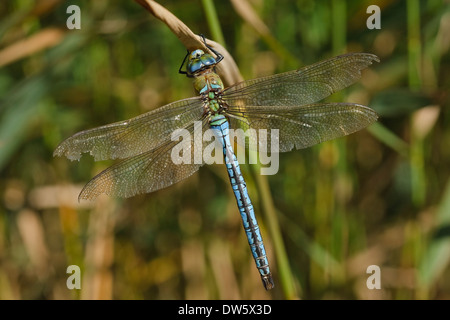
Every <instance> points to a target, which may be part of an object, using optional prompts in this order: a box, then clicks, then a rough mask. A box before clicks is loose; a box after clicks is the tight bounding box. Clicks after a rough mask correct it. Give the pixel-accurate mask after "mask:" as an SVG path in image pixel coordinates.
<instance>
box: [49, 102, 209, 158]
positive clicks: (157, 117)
mask: <svg viewBox="0 0 450 320" xmlns="http://www.w3.org/2000/svg"><path fill="white" fill-rule="evenodd" d="M202 114H203V102H202V101H201V99H200V98H199V97H193V98H188V99H183V100H179V101H176V102H173V103H170V104H168V105H165V106H163V107H161V108H158V109H156V110H152V111H150V112H147V113H144V114H142V115H140V116H137V117H135V118H132V119H129V120H125V121H120V122H115V123H112V124H108V125H105V126H101V127H98V128H94V129H90V130H85V131H81V132H79V133H76V134H75V135H73V136H71V137H70V138H68V139H66V140H64V141H63V142H62V143H61V144H60V145H59V146H58V147H57V148H56V150H55V152H54V153H53V155H54V156H66V157H67V158H68V159H70V160H79V159H80V157H81V155H82V153H85V152H89V153H90V154H91V155H92V156H93V157H94V159H95V160H96V161H98V160H106V159H124V158H128V157H131V156H134V155H137V154H141V153H144V152H147V151H149V150H153V149H154V148H156V147H157V146H159V145H161V144H162V143H163V142H164V141H165V140H167V139H170V135H171V134H172V132H173V131H174V130H176V129H178V128H184V127H186V126H188V125H189V124H190V123H192V122H193V121H196V120H201V118H202Z"/></svg>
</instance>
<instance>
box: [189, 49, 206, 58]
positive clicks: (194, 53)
mask: <svg viewBox="0 0 450 320" xmlns="http://www.w3.org/2000/svg"><path fill="white" fill-rule="evenodd" d="M204 54H205V53H204V52H203V50H200V49H197V50H194V51H192V53H191V59H198V58H200V57H201V56H202V55H204Z"/></svg>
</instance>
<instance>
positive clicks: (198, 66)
mask: <svg viewBox="0 0 450 320" xmlns="http://www.w3.org/2000/svg"><path fill="white" fill-rule="evenodd" d="M216 64H217V60H216V58H214V57H213V56H212V55H211V54H209V53H205V52H204V51H203V50H201V49H197V50H194V51H192V52H191V53H190V54H189V56H188V61H187V65H186V70H187V75H188V76H194V75H195V74H196V73H198V72H200V71H203V70H206V69H210V68H212V67H214V66H215V65H216Z"/></svg>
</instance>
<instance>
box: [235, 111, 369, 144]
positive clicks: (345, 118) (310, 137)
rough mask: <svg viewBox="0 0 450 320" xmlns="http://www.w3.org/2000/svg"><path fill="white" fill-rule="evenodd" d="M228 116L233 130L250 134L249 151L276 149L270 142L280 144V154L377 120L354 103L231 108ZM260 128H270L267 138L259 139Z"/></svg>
mask: <svg viewBox="0 0 450 320" xmlns="http://www.w3.org/2000/svg"><path fill="white" fill-rule="evenodd" d="M228 113H229V114H230V115H231V116H230V117H229V120H230V125H231V127H232V128H233V129H242V130H243V131H244V132H247V133H248V137H249V141H248V143H249V144H250V148H252V149H253V148H254V147H252V146H258V150H261V148H265V147H266V146H268V149H269V150H273V148H270V146H271V143H277V144H278V148H279V151H280V152H286V151H290V150H292V149H294V147H295V148H296V149H302V148H307V147H310V146H313V145H315V144H318V143H321V142H323V141H327V140H331V139H334V138H338V137H342V136H345V135H348V134H350V133H353V132H355V131H358V130H360V129H362V128H365V127H366V126H368V125H370V124H371V123H373V122H375V121H376V120H377V118H378V116H377V114H376V112H375V111H373V110H372V109H370V108H368V107H365V106H362V105H359V104H355V103H328V104H309V105H305V106H300V107H299V106H294V107H291V106H263V107H261V106H247V107H245V108H241V107H230V108H229V110H228ZM250 128H251V129H256V130H248V129H250ZM258 129H268V130H267V135H266V138H265V137H262V139H261V137H260V136H258V134H261V132H262V131H260V130H258ZM273 129H278V131H274V130H273ZM277 132H278V136H275V134H276V133H277ZM265 139H266V140H265ZM274 139H275V140H274ZM266 143H267V144H266ZM247 146H249V145H248V144H247ZM263 150H267V149H263Z"/></svg>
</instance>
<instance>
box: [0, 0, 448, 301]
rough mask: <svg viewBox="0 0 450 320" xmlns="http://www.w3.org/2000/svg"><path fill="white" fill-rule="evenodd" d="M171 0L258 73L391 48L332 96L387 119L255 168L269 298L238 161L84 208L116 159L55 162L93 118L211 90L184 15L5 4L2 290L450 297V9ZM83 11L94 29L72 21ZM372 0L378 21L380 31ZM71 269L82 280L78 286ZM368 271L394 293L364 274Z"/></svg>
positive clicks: (115, 295)
mask: <svg viewBox="0 0 450 320" xmlns="http://www.w3.org/2000/svg"><path fill="white" fill-rule="evenodd" d="M241 2H242V1H241ZM246 2H247V1H246ZM159 3H160V4H162V5H163V6H164V7H166V8H167V9H168V10H170V11H171V12H172V13H173V14H174V15H176V16H177V17H178V18H179V19H180V20H182V21H183V22H184V23H185V24H186V25H187V26H189V27H190V28H191V29H192V31H194V32H195V33H197V34H200V33H203V34H205V35H206V36H207V37H208V38H211V39H213V40H216V41H219V42H221V43H222V44H223V45H224V46H225V47H226V48H227V50H228V51H229V52H230V53H231V54H232V55H233V57H234V59H235V60H236V62H237V64H238V66H239V68H240V71H241V73H242V75H243V76H244V78H245V79H250V78H255V77H259V76H263V75H269V74H274V73H279V72H283V71H288V70H292V69H296V68H299V67H301V66H304V65H308V64H312V63H315V62H318V61H320V60H323V59H325V58H329V57H331V56H334V55H338V54H341V53H345V52H369V53H374V54H376V55H378V56H379V57H380V60H381V62H380V63H378V64H375V65H372V66H371V67H370V68H369V69H367V70H365V71H364V72H363V77H362V79H361V81H359V82H358V83H357V84H355V85H353V86H351V87H350V88H348V89H346V90H344V91H343V92H339V93H337V94H335V95H333V96H332V97H331V98H330V101H351V102H357V103H361V104H365V105H368V106H370V107H372V108H374V109H375V110H376V111H377V112H378V113H379V115H380V119H379V121H378V123H377V124H376V125H373V126H371V127H370V128H368V129H367V130H362V131H360V132H358V133H355V134H352V135H350V136H348V137H345V138H341V139H338V140H336V141H332V142H327V143H323V144H321V145H318V146H315V147H312V148H310V149H306V150H297V151H292V152H290V153H284V154H281V155H280V170H279V172H278V174H276V175H274V176H268V177H261V176H259V174H258V170H255V168H253V167H252V166H249V165H242V170H243V173H244V177H245V178H246V181H247V186H248V189H249V192H250V196H251V198H252V199H253V203H254V206H255V211H256V214H257V216H258V218H259V222H260V224H261V229H262V234H263V237H264V240H265V243H266V249H267V252H268V257H269V261H270V263H271V265H272V269H273V274H274V280H275V282H276V287H275V288H274V289H273V290H272V291H270V292H266V291H265V290H264V289H263V287H262V285H261V280H260V278H259V275H258V273H257V271H256V269H255V266H254V261H253V259H252V257H251V254H250V251H249V248H248V244H247V239H246V237H245V234H244V231H243V229H242V225H241V224H242V223H241V220H240V216H239V212H238V210H237V206H236V201H235V199H234V197H233V194H232V190H231V187H230V185H229V181H228V177H227V174H226V170H225V167H224V166H220V165H213V166H204V167H202V168H201V169H200V171H199V172H198V173H197V174H195V175H194V176H192V177H190V178H189V179H186V180H185V181H183V182H181V183H179V184H177V185H174V186H172V187H169V188H166V189H164V190H160V191H158V192H154V193H151V194H146V195H140V196H136V197H133V198H130V199H115V198H111V197H107V196H101V197H100V198H99V199H98V200H97V201H95V202H89V201H82V202H80V203H78V202H77V196H78V193H79V191H80V190H81V188H82V186H83V185H84V184H85V183H87V182H88V181H89V179H90V178H92V177H93V176H94V175H95V174H96V173H98V172H100V170H102V169H105V168H106V167H108V166H109V165H110V164H111V163H112V162H107V161H105V162H99V163H95V162H94V161H93V159H92V158H91V157H89V156H88V155H85V156H83V157H82V159H81V161H80V162H71V161H69V160H67V159H65V158H53V157H52V153H53V150H54V149H55V147H56V146H57V145H58V143H59V142H61V141H62V140H63V139H64V138H67V137H69V136H70V135H72V134H74V133H76V132H78V131H81V130H85V129H89V128H92V127H96V126H100V125H104V124H108V123H111V122H115V121H119V120H124V119H127V118H131V117H134V116H137V115H139V114H141V113H144V112H147V111H149V110H152V109H154V108H157V107H159V106H162V105H164V104H166V103H169V102H172V101H175V100H178V99H182V98H186V97H190V96H193V95H194V94H195V93H194V91H193V88H192V83H191V80H190V79H188V78H186V77H184V76H181V75H179V74H178V68H179V66H180V64H181V61H182V59H183V58H184V55H185V53H186V50H185V48H184V47H183V45H182V44H181V43H180V42H179V41H178V39H177V37H176V36H175V35H174V34H172V33H171V31H170V30H169V28H168V27H167V26H166V25H164V24H163V23H162V22H161V21H159V20H157V19H155V18H154V17H153V16H152V15H150V14H149V12H148V11H146V10H145V9H144V8H143V7H141V6H140V5H139V4H137V3H136V2H134V1H106V0H96V1H87V0H85V1H76V0H74V1H57V0H46V1H44V0H42V1H33V0H12V1H7V2H6V3H5V2H3V3H2V6H1V7H0V172H1V179H0V203H1V206H0V299H241V298H242V299H295V298H303V299H450V268H449V259H450V237H449V236H450V231H449V230H450V180H449V171H450V112H449V97H448V92H449V87H450V55H449V47H450V4H449V2H448V1H443V0H431V1H418V0H408V1H403V0H386V1H343V0H333V1H313V0H296V1H276V0H252V1H249V3H250V7H249V8H247V9H245V8H244V10H242V9H241V10H238V9H236V7H235V6H234V5H233V3H232V1H200V0H183V1H181V0H172V1H159ZM70 4H76V5H78V6H79V7H80V9H81V30H68V29H67V27H66V20H67V18H68V17H69V14H67V13H66V9H67V7H68V6H69V5H70ZM372 4H376V5H378V6H379V7H380V9H381V29H379V30H377V29H374V30H370V29H368V28H367V26H366V20H367V19H368V17H369V14H367V13H366V9H367V7H368V6H369V5H372ZM255 17H256V18H255ZM255 19H256V21H259V22H258V23H259V25H258V23H256V24H255V22H254V21H255ZM261 25H262V26H263V27H264V28H263V27H261ZM279 235H281V237H279V238H280V239H278V240H279V241H278V240H277V237H278V236H279ZM218 251H220V252H221V253H220V254H217V253H216V252H218ZM69 265H78V266H79V267H80V268H81V275H82V283H81V290H69V289H68V288H67V286H66V280H67V278H68V276H69V274H67V273H66V268H67V267H68V266H69ZM370 265H377V266H379V267H380V270H381V289H379V290H376V289H375V290H369V289H368V288H367V286H366V281H367V279H368V277H369V276H370V274H367V273H366V270H367V268H368V267H369V266H370Z"/></svg>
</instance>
